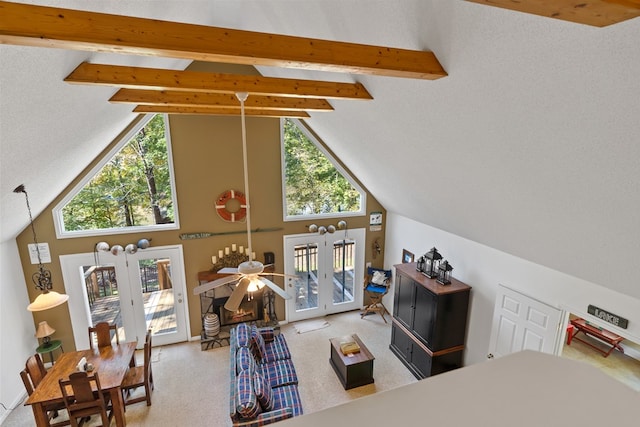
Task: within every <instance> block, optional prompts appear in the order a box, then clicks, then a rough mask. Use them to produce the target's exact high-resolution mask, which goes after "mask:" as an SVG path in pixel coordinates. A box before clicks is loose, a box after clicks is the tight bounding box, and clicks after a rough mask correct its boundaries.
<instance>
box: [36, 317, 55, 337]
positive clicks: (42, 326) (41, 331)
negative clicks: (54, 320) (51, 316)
mask: <svg viewBox="0 0 640 427" xmlns="http://www.w3.org/2000/svg"><path fill="white" fill-rule="evenodd" d="M55 331H56V330H55V329H53V328H52V327H51V326H49V324H48V323H47V321H46V320H43V321H42V322H40V323H39V324H38V329H37V330H36V338H45V337H48V336H49V335H53V333H54V332H55Z"/></svg>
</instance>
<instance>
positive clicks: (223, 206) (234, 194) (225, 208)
mask: <svg viewBox="0 0 640 427" xmlns="http://www.w3.org/2000/svg"><path fill="white" fill-rule="evenodd" d="M229 205H231V206H229ZM234 205H236V206H239V207H238V208H237V209H235V207H234ZM216 212H218V215H219V216H220V218H222V219H223V220H225V221H229V222H236V221H242V220H243V219H244V217H245V216H246V215H247V200H246V198H245V197H244V193H241V192H240V191H235V190H227V191H225V192H224V193H222V194H220V196H218V199H217V200H216Z"/></svg>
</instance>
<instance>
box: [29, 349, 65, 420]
mask: <svg viewBox="0 0 640 427" xmlns="http://www.w3.org/2000/svg"><path fill="white" fill-rule="evenodd" d="M46 374H47V370H46V368H45V367H44V363H43V362H42V359H40V355H39V354H34V355H33V356H30V357H29V358H28V359H27V362H26V363H25V368H24V369H23V370H22V371H20V378H22V383H23V384H24V388H25V389H26V390H27V394H28V395H29V396H31V394H33V391H34V390H35V389H36V387H38V385H39V384H40V381H42V379H43V378H44V376H45V375H46ZM44 409H45V411H46V413H47V417H48V418H49V422H50V425H51V427H62V426H68V425H69V424H70V423H69V421H68V420H64V421H59V422H57V423H51V420H52V419H54V418H57V417H58V411H61V410H63V409H65V405H64V403H62V402H57V403H50V404H48V405H45V407H44Z"/></svg>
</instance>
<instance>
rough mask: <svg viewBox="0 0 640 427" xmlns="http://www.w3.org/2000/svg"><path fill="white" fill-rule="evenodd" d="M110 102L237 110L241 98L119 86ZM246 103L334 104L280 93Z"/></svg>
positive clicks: (269, 106)
mask: <svg viewBox="0 0 640 427" xmlns="http://www.w3.org/2000/svg"><path fill="white" fill-rule="evenodd" d="M109 102H113V103H128V104H138V105H173V106H182V107H189V106H208V107H210V108H213V107H219V108H223V107H226V108H236V109H238V110H240V102H239V101H238V98H236V96H235V95H234V94H226V93H202V92H178V91H153V90H137V89H120V90H119V91H118V92H116V93H115V94H114V95H113V96H112V97H111V99H109ZM245 107H247V108H251V109H254V110H257V109H266V110H294V111H295V110H301V111H310V110H314V111H333V107H332V106H331V104H329V103H328V102H327V101H326V100H325V99H316V98H286V97H282V96H257V95H254V96H250V97H249V98H247V100H246V101H245Z"/></svg>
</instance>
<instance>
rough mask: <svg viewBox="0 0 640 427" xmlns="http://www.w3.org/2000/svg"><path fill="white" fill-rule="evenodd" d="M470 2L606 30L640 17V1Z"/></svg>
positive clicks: (483, 0) (500, 0)
mask: <svg viewBox="0 0 640 427" xmlns="http://www.w3.org/2000/svg"><path fill="white" fill-rule="evenodd" d="M467 1H470V2H472V3H480V4H485V5H488V6H495V7H500V8H503V9H509V10H515V11H518V12H524V13H531V14H534V15H539V16H544V17H548V18H554V19H561V20H564V21H570V22H576V23H579V24H586V25H592V26H595V27H606V26H607V25H612V24H617V23H619V22H622V21H626V20H628V19H632V18H635V17H638V16H640V0H519V1H513V0H467Z"/></svg>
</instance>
